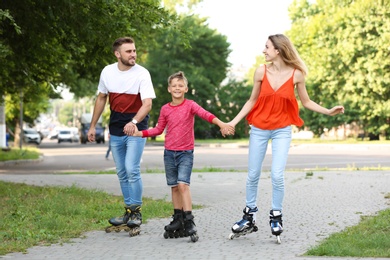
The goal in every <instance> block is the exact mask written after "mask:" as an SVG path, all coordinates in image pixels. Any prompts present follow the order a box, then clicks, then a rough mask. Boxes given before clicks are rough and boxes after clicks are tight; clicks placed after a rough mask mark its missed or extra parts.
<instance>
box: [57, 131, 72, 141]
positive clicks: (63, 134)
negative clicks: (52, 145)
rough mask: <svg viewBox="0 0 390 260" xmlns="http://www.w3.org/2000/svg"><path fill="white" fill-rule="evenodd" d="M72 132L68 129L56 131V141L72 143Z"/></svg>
mask: <svg viewBox="0 0 390 260" xmlns="http://www.w3.org/2000/svg"><path fill="white" fill-rule="evenodd" d="M73 138H74V137H73V134H72V132H71V131H70V130H60V131H59V132H58V136H57V139H58V143H61V142H71V143H73Z"/></svg>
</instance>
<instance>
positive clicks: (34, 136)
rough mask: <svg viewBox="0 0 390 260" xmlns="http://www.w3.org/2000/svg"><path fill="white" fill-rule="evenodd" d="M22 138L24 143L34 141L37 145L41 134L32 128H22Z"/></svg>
mask: <svg viewBox="0 0 390 260" xmlns="http://www.w3.org/2000/svg"><path fill="white" fill-rule="evenodd" d="M23 140H24V142H25V143H34V144H37V145H39V144H40V143H41V141H42V139H41V135H40V134H39V133H38V131H37V130H35V129H33V128H26V129H23Z"/></svg>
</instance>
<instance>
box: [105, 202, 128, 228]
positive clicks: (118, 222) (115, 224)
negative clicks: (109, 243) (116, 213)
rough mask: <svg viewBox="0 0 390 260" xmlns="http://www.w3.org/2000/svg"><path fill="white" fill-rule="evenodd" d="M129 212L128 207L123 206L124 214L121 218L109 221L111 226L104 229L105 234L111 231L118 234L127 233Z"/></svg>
mask: <svg viewBox="0 0 390 260" xmlns="http://www.w3.org/2000/svg"><path fill="white" fill-rule="evenodd" d="M130 212H131V209H130V207H129V206H125V214H123V216H120V217H114V218H111V219H109V220H108V222H109V223H110V224H111V226H108V227H106V229H105V231H106V233H110V232H112V231H115V232H120V231H121V230H124V231H126V232H129V231H130V228H129V227H128V226H127V225H126V224H127V221H129V218H130Z"/></svg>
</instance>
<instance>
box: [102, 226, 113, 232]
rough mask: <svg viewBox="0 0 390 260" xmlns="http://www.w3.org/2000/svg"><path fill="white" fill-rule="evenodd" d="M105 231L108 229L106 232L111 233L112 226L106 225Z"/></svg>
mask: <svg viewBox="0 0 390 260" xmlns="http://www.w3.org/2000/svg"><path fill="white" fill-rule="evenodd" d="M104 230H105V231H106V233H111V231H112V230H111V227H106V228H105V229H104Z"/></svg>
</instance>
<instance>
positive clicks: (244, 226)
mask: <svg viewBox="0 0 390 260" xmlns="http://www.w3.org/2000/svg"><path fill="white" fill-rule="evenodd" d="M256 212H257V207H256V208H253V209H251V208H249V207H248V206H247V207H245V208H244V210H243V213H244V216H243V217H242V219H241V220H240V221H238V222H236V223H235V224H234V225H233V227H232V231H233V233H230V235H229V239H233V238H237V237H240V236H245V235H247V234H250V233H252V232H257V230H258V228H257V226H256V224H255V220H254V214H255V213H256Z"/></svg>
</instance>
